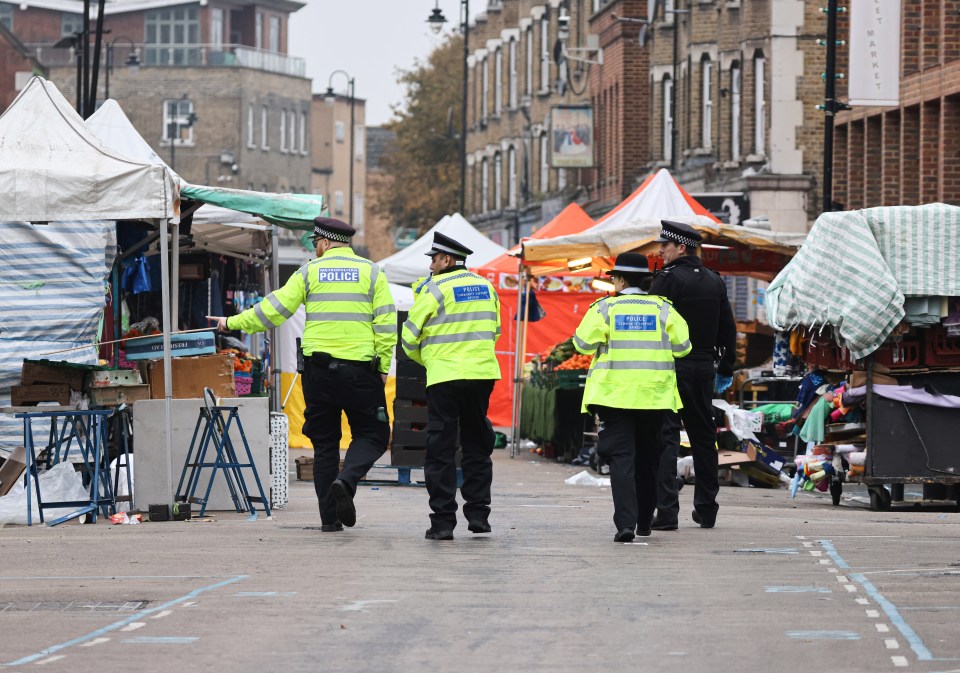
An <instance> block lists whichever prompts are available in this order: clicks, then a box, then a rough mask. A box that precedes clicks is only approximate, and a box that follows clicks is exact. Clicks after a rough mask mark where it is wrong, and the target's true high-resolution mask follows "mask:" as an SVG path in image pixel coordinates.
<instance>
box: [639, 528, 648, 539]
mask: <svg viewBox="0 0 960 673" xmlns="http://www.w3.org/2000/svg"><path fill="white" fill-rule="evenodd" d="M637 537H650V529H649V528H647V529H646V530H641V529H640V528H638V529H637Z"/></svg>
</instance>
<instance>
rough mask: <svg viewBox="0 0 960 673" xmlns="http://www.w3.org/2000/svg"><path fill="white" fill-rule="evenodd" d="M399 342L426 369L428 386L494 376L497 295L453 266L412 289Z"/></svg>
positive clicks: (472, 275)
mask: <svg viewBox="0 0 960 673" xmlns="http://www.w3.org/2000/svg"><path fill="white" fill-rule="evenodd" d="M414 292H415V295H416V296H415V298H414V301H413V308H411V309H410V314H409V316H408V318H407V321H406V322H405V323H403V329H402V330H401V335H400V344H401V345H402V346H403V349H404V350H405V351H406V352H407V355H409V356H410V359H411V360H414V361H416V362H419V363H420V364H422V365H424V366H425V367H426V368H427V385H428V386H432V385H433V384H435V383H443V382H445V381H454V380H472V379H499V378H500V365H499V364H498V363H497V356H496V353H495V351H494V346H495V344H496V343H497V339H498V338H499V336H500V297H498V296H497V291H496V290H494V289H493V285H491V284H490V283H489V281H487V280H486V279H485V278H481V277H480V276H478V275H477V274H475V273H471V272H470V271H467V270H466V269H460V268H457V269H455V270H453V271H448V272H446V273H442V274H439V275H435V276H433V277H431V278H428V279H427V280H425V281H424V282H423V283H422V284H421V285H420V286H419V287H417V288H415V289H414Z"/></svg>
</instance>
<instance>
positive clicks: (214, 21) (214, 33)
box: [210, 7, 223, 51]
mask: <svg viewBox="0 0 960 673" xmlns="http://www.w3.org/2000/svg"><path fill="white" fill-rule="evenodd" d="M210 44H211V45H213V47H214V49H216V50H218V51H219V50H220V49H221V48H222V47H223V10H222V9H217V8H216V7H214V8H213V9H211V10H210Z"/></svg>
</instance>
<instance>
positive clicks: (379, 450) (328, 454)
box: [303, 358, 390, 523]
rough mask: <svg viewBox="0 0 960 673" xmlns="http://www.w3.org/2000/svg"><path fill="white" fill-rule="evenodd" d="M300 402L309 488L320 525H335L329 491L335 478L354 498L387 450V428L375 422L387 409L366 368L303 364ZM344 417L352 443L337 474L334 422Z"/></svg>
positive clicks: (377, 380) (378, 382) (337, 425)
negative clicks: (309, 458) (309, 451)
mask: <svg viewBox="0 0 960 673" xmlns="http://www.w3.org/2000/svg"><path fill="white" fill-rule="evenodd" d="M303 397H304V401H305V402H306V411H305V412H304V418H305V421H304V424H303V434H304V435H306V436H307V437H309V438H310V441H311V442H312V443H313V486H314V488H315V489H316V491H317V502H318V503H319V505H320V521H321V522H322V523H335V522H336V521H337V506H336V502H335V501H334V499H333V496H332V495H331V493H330V485H331V484H332V483H333V482H334V480H335V479H337V478H339V479H342V480H343V481H344V482H346V483H347V484H348V485H349V486H350V488H351V489H352V490H353V491H354V492H356V490H357V482H359V481H360V479H362V478H363V476H364V475H365V474H366V473H367V472H368V471H369V470H370V468H371V466H373V464H374V463H375V462H377V460H378V459H379V458H380V456H382V455H383V452H384V451H386V450H387V442H388V441H390V424H389V423H388V422H386V421H379V420H377V408H378V407H383V408H384V410H386V405H387V402H386V398H385V397H384V392H383V379H381V378H380V375H379V374H377V373H375V372H372V371H370V368H369V367H366V366H354V365H339V366H337V367H336V368H335V369H330V368H329V367H322V366H320V365H319V364H318V363H316V362H315V361H313V360H311V359H310V358H307V361H306V370H305V371H304V373H303ZM344 411H345V412H346V413H347V422H348V423H349V424H350V433H351V435H352V437H353V439H352V440H351V442H350V448H349V449H348V450H347V456H346V458H345V459H344V462H343V470H342V471H340V436H341V434H342V433H341V432H340V417H341V414H342V412H344ZM338 472H339V474H338Z"/></svg>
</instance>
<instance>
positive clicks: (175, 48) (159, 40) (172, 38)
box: [143, 6, 200, 65]
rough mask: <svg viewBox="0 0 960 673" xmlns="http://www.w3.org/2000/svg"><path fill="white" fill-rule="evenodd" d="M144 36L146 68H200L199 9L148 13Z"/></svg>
mask: <svg viewBox="0 0 960 673" xmlns="http://www.w3.org/2000/svg"><path fill="white" fill-rule="evenodd" d="M144 36H145V39H144V43H145V44H146V45H147V46H146V47H145V48H144V54H143V56H144V63H145V65H161V64H162V65H199V63H200V47H199V45H200V14H199V6H179V7H167V8H164V9H157V10H151V11H148V12H145V13H144Z"/></svg>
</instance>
